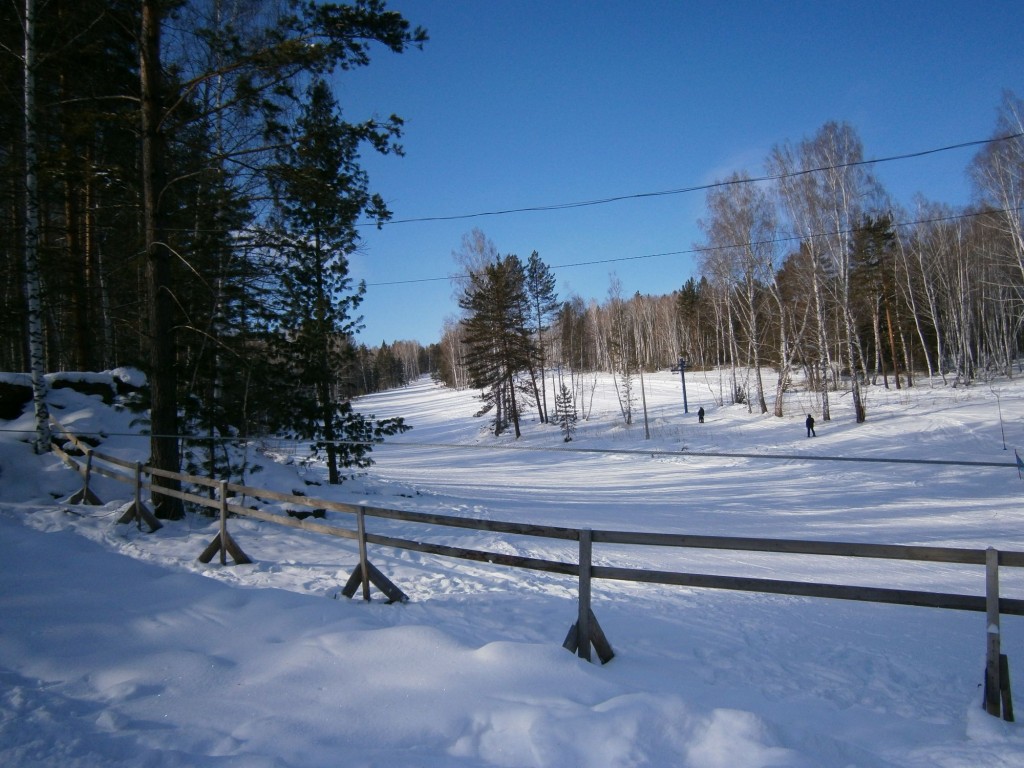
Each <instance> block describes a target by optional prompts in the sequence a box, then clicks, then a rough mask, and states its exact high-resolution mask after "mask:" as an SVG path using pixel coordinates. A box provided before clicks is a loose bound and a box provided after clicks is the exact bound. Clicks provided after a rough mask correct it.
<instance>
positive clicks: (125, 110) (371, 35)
mask: <svg viewBox="0 0 1024 768" xmlns="http://www.w3.org/2000/svg"><path fill="white" fill-rule="evenodd" d="M22 8H23V6H21V5H19V4H18V3H8V4H6V5H4V6H3V8H2V10H0V47H2V50H3V55H0V78H2V79H3V84H4V87H3V88H0V129H3V130H2V133H0V135H2V136H3V139H2V140H0V199H2V200H3V203H4V205H3V214H0V215H3V216H4V217H5V220H4V224H5V226H3V227H0V232H2V234H0V278H2V279H0V283H2V288H0V291H2V294H0V299H2V301H0V339H2V340H3V341H2V346H0V369H4V370H26V369H27V367H28V349H27V344H26V341H25V340H26V337H27V333H26V328H25V324H24V323H25V299H24V292H23V290H22V288H23V286H24V284H25V281H24V274H23V272H24V270H23V266H22V264H23V259H22V242H21V239H22V235H21V233H22V232H23V231H24V230H23V226H22V224H23V220H24V218H25V214H24V206H23V201H22V199H21V197H22V194H21V190H22V189H23V187H24V177H25V168H24V167H23V158H24V156H25V153H24V151H23V150H24V146H25V145H24V135H25V132H24V131H23V130H22V128H21V125H22V120H23V116H24V109H23V104H22V100H21V96H20V94H21V93H22V89H21V87H20V84H21V81H22V78H23V71H22V69H23V68H22V65H21V61H19V57H18V55H17V52H18V51H20V50H21V49H22V38H23V36H24V35H23V29H24V25H23V19H22V18H20V13H21V11H22ZM37 16H38V21H39V24H38V29H37V35H36V38H37V39H36V43H37V45H36V50H37V54H38V55H37V65H36V66H35V67H34V68H33V73H34V75H35V82H36V84H37V89H36V94H37V99H36V103H37V105H38V106H37V110H36V111H37V112H38V114H36V115H35V117H36V124H37V125H38V126H40V127H41V128H42V129H43V130H42V131H40V133H39V135H38V139H37V142H36V143H37V145H38V146H37V154H38V157H39V162H40V173H39V179H40V186H39V192H40V195H39V198H40V203H41V216H40V219H41V224H42V226H41V228H40V235H41V237H40V249H39V256H40V261H41V264H40V273H41V275H42V276H43V286H42V300H43V317H44V318H45V335H46V336H45V338H46V344H45V350H46V355H47V359H46V368H47V369H48V370H54V371H55V370H61V369H69V368H71V369H103V368H111V367H114V366H118V365H134V366H138V367H141V368H143V370H145V371H146V372H147V374H148V377H149V381H150V385H151V386H150V394H151V415H152V422H151V431H152V434H153V437H152V451H153V453H152V456H151V462H152V463H154V464H155V465H157V466H159V467H161V468H164V469H169V470H176V469H178V468H179V465H180V451H181V447H182V443H181V440H180V437H179V435H180V433H182V432H187V433H191V434H197V433H198V434H202V435H204V436H207V437H211V436H223V435H224V434H230V433H234V432H238V433H241V434H251V433H253V432H255V431H258V430H261V429H268V428H271V427H280V426H282V425H283V424H285V423H287V422H288V421H289V419H290V412H289V411H288V410H287V409H286V411H285V412H284V413H279V412H278V409H279V408H280V398H278V397H274V396H272V395H269V394H268V393H273V392H274V391H275V390H278V389H281V388H282V386H283V385H282V377H284V380H287V379H288V378H289V377H294V376H296V375H297V374H298V373H299V371H297V370H294V369H291V368H289V367H288V363H289V362H290V360H289V358H286V357H282V356H281V355H280V351H279V348H278V346H277V345H276V344H275V343H274V342H275V340H276V339H277V337H278V335H279V334H280V333H281V332H283V329H284V328H285V325H286V323H285V319H284V318H281V317H276V316H274V315H273V312H274V311H277V310H278V309H280V308H281V305H280V304H275V302H274V301H272V300H271V299H272V297H274V296H279V295H280V293H281V290H282V285H283V282H282V274H281V272H280V270H279V266H280V259H281V258H282V255H285V256H287V255H288V254H283V252H282V251H281V248H282V247H283V246H282V245H281V243H280V242H275V241H274V240H273V239H272V238H269V237H267V234H266V233H267V232H269V231H270V228H269V227H268V224H269V223H270V222H271V220H272V218H274V213H275V200H274V199H273V197H272V195H271V192H272V191H273V189H272V186H271V182H272V177H274V169H275V164H277V163H278V161H279V160H280V158H281V154H280V152H279V151H278V150H279V149H280V148H281V147H287V146H293V145H290V142H291V139H292V129H293V126H294V119H295V114H296V109H297V107H298V106H299V105H300V104H302V103H303V102H304V94H306V93H307V87H308V86H309V85H310V83H312V82H315V81H316V80H317V79H318V78H321V77H323V76H327V75H329V74H331V73H335V72H339V71H344V70H348V69H352V68H355V67H362V66H365V65H368V64H369V63H370V57H371V54H372V53H375V52H388V51H390V52H395V53H401V52H403V51H405V50H407V49H408V48H410V47H418V46H420V45H421V44H422V43H423V42H424V41H425V40H426V33H425V32H424V31H423V30H422V29H420V28H414V27H412V26H411V25H410V24H409V22H408V21H406V20H405V19H404V18H403V17H402V16H401V15H400V14H397V13H394V12H392V11H390V10H388V9H387V7H386V5H385V4H384V2H382V1H381V0H354V2H351V3H348V4H339V3H329V2H328V3H321V2H309V1H308V0H283V2H278V1H277V0H253V1H252V2H245V3H232V4H223V3H207V2H203V0H172V2H163V1H160V0H74V2H71V1H70V0H45V9H43V10H42V11H41V12H40V13H38V14H37ZM342 125H343V137H342V139H341V140H339V141H338V142H336V143H335V144H329V145H328V146H327V148H326V149H325V150H324V151H326V152H332V151H333V152H336V153H337V154H338V157H337V158H336V159H337V161H338V162H339V163H340V166H339V167H340V168H341V172H340V173H339V174H337V175H336V177H335V178H334V179H333V182H332V183H333V187H332V188H330V189H326V188H325V189H324V190H323V194H324V195H331V196H332V197H333V200H332V204H334V205H335V207H336V208H337V209H339V210H341V211H343V214H344V215H343V216H342V219H341V221H340V223H339V222H334V223H333V224H331V225H330V227H327V228H325V231H327V229H330V232H329V237H330V243H329V247H331V248H334V249H335V250H336V252H337V253H339V254H341V255H342V256H343V255H344V254H345V253H348V252H350V251H351V249H352V248H354V247H355V243H356V241H357V240H358V235H357V233H356V230H355V227H354V221H355V218H356V217H357V216H359V215H363V214H365V215H368V216H370V217H371V218H374V219H377V220H381V219H383V218H384V217H385V216H386V209H385V207H384V205H383V202H382V199H381V198H380V197H379V196H376V195H372V194H369V193H368V192H367V191H366V181H367V180H366V178H365V174H363V173H362V171H361V169H360V167H359V164H358V157H359V155H358V151H357V147H358V146H367V147H370V148H371V149H372V150H374V151H380V152H391V151H394V152H397V151H400V147H399V146H398V145H397V143H396V140H397V138H398V136H399V134H400V130H401V120H400V119H399V118H397V117H391V118H388V119H386V120H383V121H375V120H368V121H363V122H354V123H343V124H342ZM303 168H304V171H306V172H311V169H312V166H311V165H310V164H305V165H303ZM276 179H277V181H280V182H282V183H283V182H284V181H285V180H284V179H283V177H282V176H281V175H280V174H278V175H277V176H276ZM288 183H289V184H291V185H292V187H291V188H292V189H293V190H295V189H298V188H300V186H301V185H302V184H305V183H306V182H305V181H302V180H300V179H298V178H293V179H291V180H288ZM308 183H309V184H310V185H311V184H312V183H313V182H312V180H310V181H309V182H308ZM277 189H278V190H280V189H281V187H280V186H279V187H277ZM307 194H308V193H307ZM282 201H284V197H279V198H278V200H277V201H276V202H282ZM289 219H290V223H289V226H290V228H291V229H290V231H291V232H292V233H293V234H296V233H298V235H297V237H296V238H295V239H296V240H297V241H300V242H303V243H304V244H305V232H304V231H302V226H304V225H305V224H308V223H309V222H298V223H297V222H296V212H295V211H294V210H293V211H290V212H289V211H283V212H282V213H281V215H279V216H277V217H276V221H279V222H281V221H285V220H289ZM300 224H302V226H300ZM289 248H291V250H290V251H289V253H294V252H295V251H296V249H297V247H296V246H294V245H292V246H289ZM335 299H338V301H337V302H335ZM329 302H330V303H331V304H332V309H331V312H333V314H332V315H330V320H331V322H333V326H332V327H333V332H334V333H335V337H334V338H332V339H331V340H330V344H329V346H330V349H331V351H332V353H333V351H334V350H336V349H337V350H341V349H344V348H346V347H349V346H351V345H352V343H353V342H352V340H351V338H349V336H350V335H351V333H352V332H353V331H354V330H355V328H356V326H357V321H356V318H355V317H354V316H353V317H348V318H345V315H346V313H348V312H350V311H351V310H353V309H354V308H355V306H356V305H357V304H358V289H356V290H354V291H353V292H352V293H351V295H350V296H349V297H348V299H344V298H342V297H340V296H339V295H337V294H332V295H330V296H329ZM339 318H340V319H339ZM304 332H305V331H304ZM322 367H323V366H321V368H322ZM341 386H342V385H341V384H332V387H334V388H335V389H338V390H340V387H341ZM323 391H324V388H323V387H322V386H321V387H320V392H321V393H322V392H323ZM336 395H337V392H334V393H332V396H335V402H336V403H339V402H341V401H339V400H337V398H336ZM347 418H348V420H349V421H351V420H352V418H353V417H351V416H349V417H347ZM373 432H374V429H373V428H371V430H370V433H371V434H370V436H371V437H373ZM360 434H361V436H362V437H366V434H365V430H363V431H362V432H360ZM371 443H372V441H371ZM211 444H213V443H212V442H210V441H207V443H206V445H211ZM187 450H188V456H187V459H188V466H189V467H191V468H197V467H205V468H207V469H208V470H209V471H210V473H211V474H218V473H221V472H225V471H227V467H228V463H227V461H226V458H225V457H223V456H218V455H215V454H216V453H217V452H215V451H211V450H208V449H206V448H196V447H195V446H194V445H191V444H189V446H188V447H187ZM360 450H363V449H360ZM367 450H368V449H367ZM162 501H163V502H166V503H165V504H161V505H158V507H160V506H165V507H166V509H162V508H158V509H157V514H158V515H159V516H162V517H176V516H178V515H180V512H181V510H180V505H179V504H177V502H175V501H174V500H170V501H168V498H167V497H162Z"/></svg>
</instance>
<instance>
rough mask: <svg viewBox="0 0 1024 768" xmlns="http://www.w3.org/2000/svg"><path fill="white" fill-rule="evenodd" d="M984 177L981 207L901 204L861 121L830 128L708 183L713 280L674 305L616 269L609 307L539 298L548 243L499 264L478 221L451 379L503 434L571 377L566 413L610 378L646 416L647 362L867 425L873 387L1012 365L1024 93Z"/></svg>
mask: <svg viewBox="0 0 1024 768" xmlns="http://www.w3.org/2000/svg"><path fill="white" fill-rule="evenodd" d="M967 171H968V174H969V176H970V178H971V181H972V185H973V190H974V198H975V202H974V203H972V204H971V205H970V206H968V207H964V208H953V207H950V206H948V205H944V204H941V203H935V202H929V201H928V200H927V199H925V198H924V197H923V196H918V197H917V198H916V199H915V200H914V201H913V204H912V205H911V206H909V207H905V206H901V205H899V204H897V203H896V202H895V201H894V200H892V199H891V198H890V196H889V195H888V194H887V193H886V191H885V190H884V188H883V187H882V185H881V183H880V182H879V181H878V179H877V178H876V177H875V176H874V175H873V174H872V172H871V168H870V164H868V163H866V162H865V160H864V152H863V147H862V145H861V141H860V139H859V137H858V135H857V133H856V131H855V130H854V129H853V127H852V126H850V125H849V124H846V123H838V122H829V123H827V124H825V125H824V126H822V127H821V128H820V129H819V130H818V131H817V132H816V133H815V134H814V135H813V136H811V137H809V138H807V139H804V140H802V141H799V142H795V143H791V142H786V143H783V144H780V145H778V146H776V147H774V148H773V149H772V151H771V152H770V154H769V156H768V158H766V161H765V174H764V175H763V176H762V177H760V178H757V179H754V178H752V177H751V176H750V175H749V174H748V173H745V172H737V173H734V174H732V175H730V176H729V177H727V178H725V179H721V180H720V181H719V182H718V183H716V184H713V185H711V186H710V187H709V189H708V192H707V200H706V206H705V207H706V213H705V215H704V217H703V218H702V219H701V220H700V221H699V226H700V230H701V232H702V234H703V240H702V241H701V242H699V243H696V244H695V245H694V252H695V253H696V254H697V261H698V274H697V276H696V277H693V278H691V279H689V280H688V281H687V282H686V283H685V284H684V285H682V286H681V287H679V288H678V289H676V290H674V291H672V292H671V293H670V294H666V295H661V296H647V295H640V294H636V295H634V296H623V295H622V288H621V284H620V282H619V281H618V279H617V278H616V277H615V276H614V275H612V276H611V280H610V286H609V291H608V295H607V297H606V298H605V299H604V300H603V301H601V302H598V301H596V300H593V299H591V300H584V299H583V298H581V297H579V296H568V297H561V298H559V297H557V296H555V295H554V292H553V289H552V290H551V291H538V288H537V287H535V284H533V283H531V280H530V277H529V275H530V274H531V269H532V271H533V273H537V272H538V270H541V273H542V274H546V270H547V267H545V266H544V265H543V263H542V262H540V260H539V256H538V255H537V254H536V253H534V254H533V255H532V256H531V257H530V260H529V262H528V264H524V263H523V262H522V260H521V259H520V258H519V257H518V256H516V255H514V254H509V255H505V256H499V251H498V249H497V247H496V246H495V245H494V244H493V243H491V242H490V241H489V240H488V239H487V237H486V235H485V234H484V233H483V232H481V231H479V230H474V231H473V232H472V233H470V234H469V235H467V236H466V237H465V238H464V240H463V243H462V246H461V248H460V249H459V250H458V251H456V252H455V254H454V255H455V259H456V262H457V263H458V264H459V265H460V266H461V267H462V268H463V269H462V271H461V273H460V276H459V278H458V280H457V281H456V283H455V284H456V296H457V298H458V299H459V306H460V308H461V309H462V311H463V314H462V315H461V316H460V317H456V318H451V319H449V320H448V321H447V322H446V324H445V327H444V328H443V329H442V338H441V341H440V343H439V345H438V349H437V350H436V352H435V353H434V355H433V357H434V360H435V364H436V366H437V373H436V377H437V378H438V379H439V380H440V381H441V382H443V383H444V384H446V385H448V386H453V387H477V388H481V389H482V390H483V400H484V403H485V412H492V411H493V418H492V425H493V427H494V431H495V433H496V434H500V433H501V432H503V431H505V430H506V429H509V428H511V429H513V430H514V431H515V434H516V435H518V434H519V425H518V418H517V417H518V414H520V413H522V412H524V411H525V410H526V409H529V408H537V409H538V413H539V419H540V421H542V422H543V421H548V420H549V414H548V412H547V407H548V403H549V402H551V401H553V399H554V398H556V397H557V396H559V395H560V393H561V392H562V388H563V385H565V386H566V389H567V392H568V393H571V395H572V397H571V402H572V408H567V407H565V406H563V407H562V409H561V412H560V413H559V414H557V416H558V418H559V419H560V420H563V421H564V417H563V416H562V414H564V413H567V412H570V413H571V414H572V415H573V418H575V417H576V416H582V417H583V418H585V417H586V413H587V400H588V398H587V394H588V393H587V388H588V381H589V379H588V377H587V373H588V372H592V371H606V372H610V373H612V374H613V376H614V380H615V386H616V389H617V391H618V393H619V402H620V405H621V409H622V416H623V419H624V421H625V422H626V423H627V424H628V423H630V422H631V420H632V416H633V413H634V409H635V408H636V407H637V405H638V400H639V399H641V398H642V397H643V387H642V376H643V373H644V372H645V371H653V370H657V369H659V368H667V367H670V366H674V365H675V366H677V365H679V362H680V360H681V359H685V361H686V362H685V364H686V365H688V366H689V367H691V368H698V369H699V368H710V367H713V366H714V367H722V368H725V369H727V370H728V371H729V375H728V376H727V377H726V381H728V382H729V384H730V386H729V388H728V389H727V390H726V391H723V392H720V393H719V399H720V401H721V402H723V403H725V402H729V403H737V402H739V403H746V404H747V406H748V407H749V408H750V409H751V411H756V412H759V413H767V412H769V411H771V412H772V413H773V414H774V415H775V416H780V417H781V416H783V415H784V413H785V399H786V394H787V392H789V391H791V390H792V387H793V386H794V384H795V383H796V382H797V381H799V382H801V383H802V384H803V385H805V386H807V387H808V388H810V389H811V390H813V391H814V392H815V393H816V398H817V403H818V408H819V409H820V412H821V417H822V419H824V420H829V419H830V418H831V411H832V405H833V403H834V402H835V400H836V398H837V393H844V394H849V395H850V398H849V402H850V403H851V404H852V414H853V418H854V419H855V420H856V421H864V420H865V419H866V418H867V403H866V387H867V386H868V385H875V384H881V385H883V386H885V387H895V388H901V387H910V386H914V385H915V383H916V379H917V377H921V376H923V377H927V379H928V380H929V381H931V380H934V379H937V378H941V379H942V381H944V382H947V383H952V384H954V385H958V384H969V383H971V382H972V381H974V380H976V379H977V378H978V377H987V376H990V375H995V374H999V375H1006V376H1012V375H1013V373H1014V370H1013V368H1014V365H1015V363H1016V362H1017V360H1018V358H1019V356H1020V352H1021V342H1022V326H1024V226H1022V216H1024V208H1022V206H1024V102H1022V101H1021V100H1020V99H1019V98H1018V97H1016V96H1015V95H1014V94H1012V93H1009V92H1008V93H1006V94H1004V97H1003V101H1002V103H1001V104H1000V106H999V108H998V110H997V120H996V125H995V129H994V131H993V135H992V139H991V140H990V141H987V142H984V143H983V145H982V148H981V149H980V151H978V153H977V154H976V155H975V156H974V158H973V159H972V160H971V162H970V165H969V167H968V169H967ZM551 285H553V281H552V282H551ZM545 369H546V370H547V371H548V378H547V380H545V377H544V375H543V371H544V370H545ZM767 369H770V370H771V371H772V372H773V373H774V374H776V375H775V376H773V377H772V379H773V380H774V382H775V384H774V390H773V391H768V390H767V387H766V384H765V377H764V376H763V373H764V371H765V370H767ZM538 374H540V375H538ZM538 382H539V384H538ZM638 384H639V386H638ZM590 386H591V387H592V384H591V385H590ZM591 392H592V389H591ZM549 393H550V394H549ZM569 437H570V433H569V431H568V429H567V430H566V438H567V439H569Z"/></svg>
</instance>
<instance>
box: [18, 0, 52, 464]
mask: <svg viewBox="0 0 1024 768" xmlns="http://www.w3.org/2000/svg"><path fill="white" fill-rule="evenodd" d="M35 15H36V9H35V0H25V59H24V67H25V72H24V74H25V83H24V85H25V94H24V95H25V303H26V305H27V308H28V346H29V365H30V367H31V371H32V407H33V411H34V413H35V438H34V440H33V443H32V448H33V450H34V451H35V452H36V453H47V452H48V451H49V450H50V413H49V409H48V408H47V405H46V397H47V395H48V389H49V388H48V385H47V382H46V375H45V374H46V338H45V334H44V329H43V309H42V306H43V301H42V281H41V279H40V275H39V178H38V175H37V174H38V166H39V161H38V157H37V156H36V119H35V109H36V83H35V66H36V50H35V23H36V22H35Z"/></svg>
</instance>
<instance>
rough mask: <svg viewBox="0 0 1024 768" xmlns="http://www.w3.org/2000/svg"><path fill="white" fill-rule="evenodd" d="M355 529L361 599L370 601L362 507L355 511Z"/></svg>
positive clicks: (364, 515) (364, 521)
mask: <svg viewBox="0 0 1024 768" xmlns="http://www.w3.org/2000/svg"><path fill="white" fill-rule="evenodd" d="M356 530H357V533H358V534H359V571H360V577H361V581H362V586H363V600H365V601H366V602H370V568H369V564H370V561H369V560H368V559H367V558H366V513H365V512H364V511H363V508H362V507H359V509H358V510H357V511H356Z"/></svg>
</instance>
